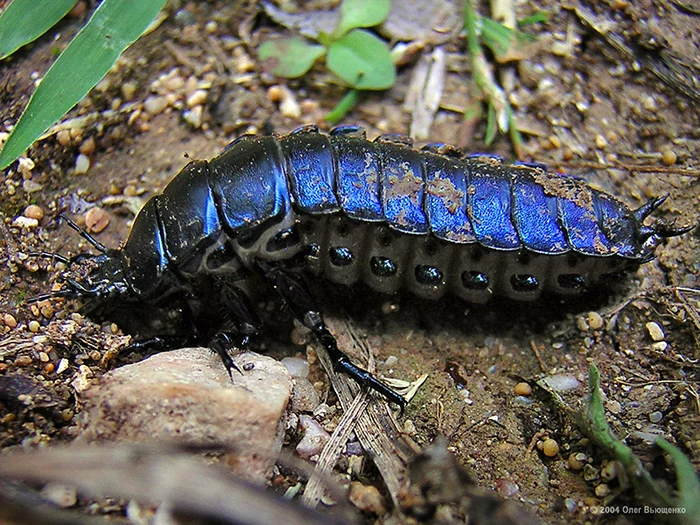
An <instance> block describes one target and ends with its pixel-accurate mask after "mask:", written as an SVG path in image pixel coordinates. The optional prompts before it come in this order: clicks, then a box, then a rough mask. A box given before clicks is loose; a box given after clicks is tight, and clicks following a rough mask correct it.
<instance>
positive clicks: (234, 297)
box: [209, 282, 260, 381]
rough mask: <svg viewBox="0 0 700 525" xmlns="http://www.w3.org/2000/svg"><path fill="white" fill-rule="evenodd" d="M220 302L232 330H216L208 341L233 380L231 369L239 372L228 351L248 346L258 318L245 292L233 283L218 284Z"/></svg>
mask: <svg viewBox="0 0 700 525" xmlns="http://www.w3.org/2000/svg"><path fill="white" fill-rule="evenodd" d="M220 293H221V304H222V305H223V307H224V310H225V311H226V315H227V317H228V318H229V321H230V322H231V324H232V325H233V330H232V331H228V332H218V333H217V334H216V335H214V337H213V338H212V339H211V340H210V341H209V347H210V348H211V349H212V350H214V351H215V352H216V353H217V354H218V355H219V357H220V358H221V361H222V362H223V363H224V366H225V367H226V371H227V372H228V375H229V377H230V378H231V380H232V381H233V374H232V372H231V371H232V370H235V371H236V372H238V373H241V369H240V368H238V366H237V365H236V363H234V362H233V359H231V356H230V355H229V353H228V350H229V349H230V348H237V349H239V350H242V349H246V348H248V346H249V344H250V339H251V338H252V337H253V336H255V335H257V333H258V330H259V329H260V320H259V319H258V316H257V315H256V314H255V310H253V307H252V305H251V304H250V301H249V300H248V297H247V296H246V294H245V293H244V292H243V291H242V290H240V289H239V288H236V287H235V286H234V285H232V284H229V283H226V282H223V283H221V284H220Z"/></svg>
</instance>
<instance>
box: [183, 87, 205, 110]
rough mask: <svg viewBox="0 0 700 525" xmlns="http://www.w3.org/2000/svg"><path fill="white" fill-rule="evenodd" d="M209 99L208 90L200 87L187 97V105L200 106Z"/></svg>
mask: <svg viewBox="0 0 700 525" xmlns="http://www.w3.org/2000/svg"><path fill="white" fill-rule="evenodd" d="M206 101H207V92H206V91H204V90H203V89H198V90H196V91H194V92H193V93H192V94H191V95H190V96H189V97H187V107H188V108H192V107H194V106H200V105H202V104H204V103H205V102H206Z"/></svg>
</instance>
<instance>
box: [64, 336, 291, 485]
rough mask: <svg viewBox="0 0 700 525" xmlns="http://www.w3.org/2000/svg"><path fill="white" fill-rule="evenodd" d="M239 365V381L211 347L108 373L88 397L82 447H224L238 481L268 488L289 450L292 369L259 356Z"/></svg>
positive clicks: (177, 352)
mask: <svg viewBox="0 0 700 525" xmlns="http://www.w3.org/2000/svg"><path fill="white" fill-rule="evenodd" d="M234 361H235V362H236V364H237V365H238V366H239V368H241V370H243V368H244V367H245V369H246V370H245V371H244V372H243V373H241V374H239V373H237V372H235V371H234V373H233V382H232V381H231V379H230V378H229V376H228V374H227V373H226V370H225V368H224V366H223V365H222V363H221V360H220V359H219V357H218V356H217V355H216V354H215V353H214V352H212V351H211V350H209V349H206V348H183V349H180V350H173V351H171V352H163V353H160V354H157V355H154V356H153V357H150V358H148V359H145V360H143V361H141V362H139V363H135V364H132V365H127V366H123V367H121V368H118V369H116V370H113V371H111V372H109V373H107V374H105V375H104V376H103V377H102V378H101V379H100V380H99V381H98V382H97V383H96V384H95V385H94V386H92V387H90V388H89V389H88V390H86V391H85V392H83V393H82V398H81V402H82V403H83V404H84V408H83V411H82V413H81V416H80V432H79V434H78V435H79V437H78V441H82V442H93V441H131V442H143V441H154V440H159V441H171V442H176V443H177V442H181V443H182V442H185V443H198V444H211V443H225V444H229V445H232V446H235V447H236V452H237V453H235V454H234V453H231V454H228V455H225V456H224V457H223V461H224V462H226V463H227V464H228V465H229V466H231V468H232V469H233V470H234V471H235V472H236V473H237V474H239V475H241V476H243V477H245V478H247V479H249V480H251V481H256V482H264V480H265V479H266V478H267V475H268V471H269V470H270V468H271V467H272V465H273V463H274V459H275V457H276V455H277V453H278V452H279V450H280V448H281V446H282V439H283V436H284V414H285V409H286V407H287V403H288V402H289V398H290V395H291V392H292V380H291V378H290V376H289V372H288V371H287V369H286V368H285V367H284V366H283V365H282V364H281V363H280V362H279V361H276V360H274V359H272V358H269V357H266V356H261V355H258V354H254V353H245V354H241V355H239V356H237V357H236V358H235V359H234Z"/></svg>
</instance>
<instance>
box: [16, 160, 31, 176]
mask: <svg viewBox="0 0 700 525" xmlns="http://www.w3.org/2000/svg"><path fill="white" fill-rule="evenodd" d="M34 166H35V164H34V161H33V160H32V159H30V158H28V157H20V158H19V161H18V163H17V170H18V171H19V172H20V173H23V174H24V173H29V172H30V171H32V170H33V169H34Z"/></svg>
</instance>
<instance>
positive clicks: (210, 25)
mask: <svg viewBox="0 0 700 525" xmlns="http://www.w3.org/2000/svg"><path fill="white" fill-rule="evenodd" d="M217 28H218V26H217V24H216V22H214V21H213V20H209V22H207V23H206V24H204V30H205V31H206V32H207V33H209V34H210V35H213V34H214V33H216V30H217Z"/></svg>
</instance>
